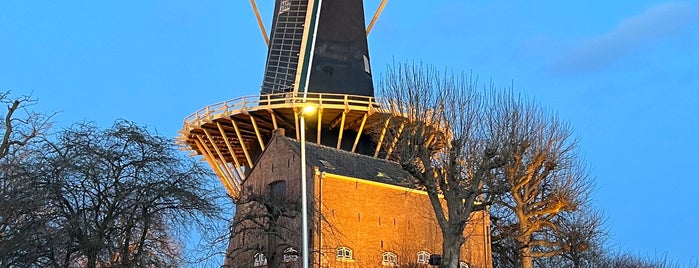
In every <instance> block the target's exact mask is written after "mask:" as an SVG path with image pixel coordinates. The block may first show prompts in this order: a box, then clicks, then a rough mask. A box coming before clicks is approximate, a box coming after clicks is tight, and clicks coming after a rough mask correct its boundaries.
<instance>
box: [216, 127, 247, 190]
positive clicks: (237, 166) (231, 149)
mask: <svg viewBox="0 0 699 268" xmlns="http://www.w3.org/2000/svg"><path fill="white" fill-rule="evenodd" d="M216 126H218V130H219V131H220V132H221V137H222V138H223V141H224V142H226V148H228V152H230V154H231V157H233V162H234V163H235V168H236V172H237V173H238V177H239V178H240V179H241V181H239V182H238V183H241V184H242V180H243V179H244V178H245V175H244V174H243V172H242V168H241V166H240V162H239V161H238V157H237V156H236V155H235V150H233V146H232V145H231V142H230V141H229V140H228V136H227V135H226V132H225V131H224V130H223V127H222V126H221V123H220V122H216Z"/></svg>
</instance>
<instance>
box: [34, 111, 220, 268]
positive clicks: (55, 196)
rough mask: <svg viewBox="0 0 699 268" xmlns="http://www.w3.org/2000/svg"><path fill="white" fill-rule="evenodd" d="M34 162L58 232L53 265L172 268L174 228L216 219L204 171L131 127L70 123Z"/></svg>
mask: <svg viewBox="0 0 699 268" xmlns="http://www.w3.org/2000/svg"><path fill="white" fill-rule="evenodd" d="M33 160H34V162H33V163H31V164H32V166H33V167H36V169H37V170H36V171H35V173H36V179H37V180H38V181H39V182H40V183H41V185H42V187H44V188H45V189H46V190H47V193H48V194H47V196H46V199H45V203H44V207H45V208H44V210H45V211H48V212H50V213H51V217H50V218H51V220H50V222H49V224H48V225H47V226H50V227H51V228H52V229H55V230H57V231H56V232H55V234H56V236H55V237H54V241H53V243H48V244H47V245H46V246H47V247H48V248H49V249H50V250H51V252H50V256H49V257H50V263H51V264H52V265H53V266H55V267H72V266H85V267H104V266H115V265H116V266H120V267H171V266H176V265H177V264H178V263H179V262H180V261H181V260H182V258H181V256H182V250H183V245H182V242H181V240H180V237H178V233H177V230H178V228H180V227H181V226H184V225H200V226H202V225H203V224H206V221H208V220H210V219H211V218H213V217H215V216H216V215H217V214H218V206H217V204H216V203H215V202H216V201H215V200H216V197H215V196H214V194H213V193H216V191H213V190H212V189H211V187H213V185H211V184H209V180H208V178H209V177H208V173H207V172H206V171H205V169H204V168H203V167H202V166H201V165H200V164H198V163H196V162H193V161H192V160H189V159H188V158H185V157H184V156H183V155H180V154H179V152H178V151H177V149H176V148H175V146H174V143H173V142H172V141H171V140H169V139H166V138H164V137H161V136H157V135H152V134H150V133H149V132H148V131H147V130H146V129H145V128H143V127H140V126H137V125H135V124H134V123H131V122H127V121H118V122H116V123H115V124H114V126H112V127H111V128H109V129H106V130H100V129H98V128H96V127H94V126H91V125H89V124H78V125H75V126H74V127H72V128H70V129H67V130H64V131H62V132H61V133H60V134H59V135H58V137H57V139H56V140H53V141H47V142H46V143H44V144H43V146H42V147H41V154H40V155H37V156H36V157H34V158H33Z"/></svg>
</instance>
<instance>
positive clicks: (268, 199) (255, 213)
mask: <svg viewBox="0 0 699 268" xmlns="http://www.w3.org/2000/svg"><path fill="white" fill-rule="evenodd" d="M236 209H238V210H241V211H244V213H240V214H238V216H236V217H235V218H234V219H233V222H232V224H231V227H230V228H231V234H230V239H231V247H232V248H231V249H230V250H229V251H228V252H227V256H226V258H227V260H228V261H231V260H236V263H235V264H234V265H235V266H232V267H245V265H247V266H249V267H253V266H254V264H255V261H260V260H262V258H261V259H260V260H255V256H256V255H255V254H264V258H263V260H264V262H265V263H266V264H267V265H268V267H300V265H301V262H300V261H299V260H300V257H299V256H298V249H299V248H300V247H299V245H298V240H299V238H300V237H301V233H300V232H299V230H300V228H301V227H300V226H299V225H298V224H294V223H295V222H296V220H297V218H298V216H299V215H301V204H299V202H295V201H290V200H288V199H286V198H281V197H272V196H270V195H269V194H245V195H243V198H241V199H240V200H238V202H237V203H236ZM289 248H291V250H289ZM285 255H286V257H285ZM229 264H230V265H233V263H229Z"/></svg>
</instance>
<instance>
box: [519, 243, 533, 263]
mask: <svg viewBox="0 0 699 268" xmlns="http://www.w3.org/2000/svg"><path fill="white" fill-rule="evenodd" d="M519 257H520V259H521V260H522V268H532V267H534V266H533V264H532V261H533V259H534V258H532V257H531V249H529V247H523V248H522V249H520V250H519Z"/></svg>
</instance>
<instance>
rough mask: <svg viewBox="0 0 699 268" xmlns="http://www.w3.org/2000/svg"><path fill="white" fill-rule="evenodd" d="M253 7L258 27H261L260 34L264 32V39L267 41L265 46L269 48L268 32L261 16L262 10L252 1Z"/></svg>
mask: <svg viewBox="0 0 699 268" xmlns="http://www.w3.org/2000/svg"><path fill="white" fill-rule="evenodd" d="M250 4H251V5H252V11H253V12H255V18H256V19H257V25H258V26H260V32H262V38H264V39H265V44H267V47H269V36H267V30H266V29H265V24H264V23H263V22H262V16H260V10H258V9H257V4H256V3H255V0H250Z"/></svg>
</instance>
